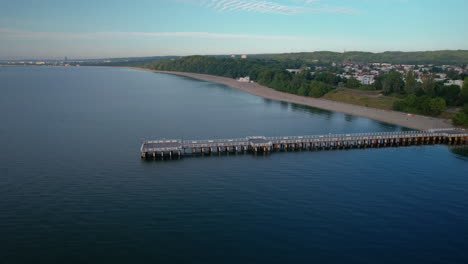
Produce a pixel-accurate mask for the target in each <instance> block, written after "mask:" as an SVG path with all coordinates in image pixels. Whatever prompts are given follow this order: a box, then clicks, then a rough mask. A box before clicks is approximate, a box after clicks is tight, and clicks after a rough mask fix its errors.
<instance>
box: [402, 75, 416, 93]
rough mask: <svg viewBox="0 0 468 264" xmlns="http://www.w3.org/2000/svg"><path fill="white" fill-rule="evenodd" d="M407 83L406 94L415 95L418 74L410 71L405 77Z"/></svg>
mask: <svg viewBox="0 0 468 264" xmlns="http://www.w3.org/2000/svg"><path fill="white" fill-rule="evenodd" d="M405 81H406V83H405V92H406V93H410V94H414V93H415V92H416V88H417V85H418V82H417V81H416V74H415V73H414V72H413V71H409V72H408V73H407V74H406V76H405Z"/></svg>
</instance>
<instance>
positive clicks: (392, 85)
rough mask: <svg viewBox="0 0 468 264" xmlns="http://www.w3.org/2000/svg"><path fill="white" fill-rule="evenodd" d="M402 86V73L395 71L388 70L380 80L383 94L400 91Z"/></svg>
mask: <svg viewBox="0 0 468 264" xmlns="http://www.w3.org/2000/svg"><path fill="white" fill-rule="evenodd" d="M403 86H404V82H403V79H402V74H401V73H399V72H397V71H392V72H389V73H388V74H386V75H385V77H384V78H383V81H382V88H383V92H384V93H385V94H391V93H401V91H402V88H403Z"/></svg>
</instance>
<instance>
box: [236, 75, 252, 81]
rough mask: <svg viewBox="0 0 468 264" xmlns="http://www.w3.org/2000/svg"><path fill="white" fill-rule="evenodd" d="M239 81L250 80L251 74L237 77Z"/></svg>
mask: <svg viewBox="0 0 468 264" xmlns="http://www.w3.org/2000/svg"><path fill="white" fill-rule="evenodd" d="M237 81H238V82H250V76H245V77H240V78H238V79H237Z"/></svg>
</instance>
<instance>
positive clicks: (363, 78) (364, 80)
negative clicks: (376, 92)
mask: <svg viewBox="0 0 468 264" xmlns="http://www.w3.org/2000/svg"><path fill="white" fill-rule="evenodd" d="M356 79H357V80H358V81H360V82H361V84H362V85H371V84H373V83H374V75H372V74H369V73H365V72H363V73H360V74H358V76H356Z"/></svg>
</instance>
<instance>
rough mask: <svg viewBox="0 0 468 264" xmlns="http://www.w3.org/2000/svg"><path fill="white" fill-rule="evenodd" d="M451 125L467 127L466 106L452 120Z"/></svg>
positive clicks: (467, 106)
mask: <svg viewBox="0 0 468 264" xmlns="http://www.w3.org/2000/svg"><path fill="white" fill-rule="evenodd" d="M453 123H454V124H455V125H457V126H466V127H468V104H466V105H465V107H463V110H462V111H461V112H460V113H458V114H457V115H456V116H455V117H454V118H453Z"/></svg>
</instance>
